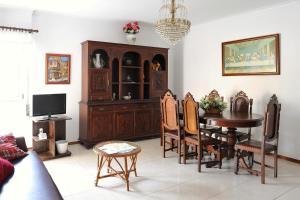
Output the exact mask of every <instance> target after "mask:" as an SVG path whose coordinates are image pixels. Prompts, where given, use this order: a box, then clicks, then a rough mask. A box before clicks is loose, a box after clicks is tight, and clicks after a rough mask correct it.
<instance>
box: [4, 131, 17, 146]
mask: <svg viewBox="0 0 300 200" xmlns="http://www.w3.org/2000/svg"><path fill="white" fill-rule="evenodd" d="M2 143H11V144H14V145H16V138H15V136H13V134H12V133H10V134H7V135H0V144H2Z"/></svg>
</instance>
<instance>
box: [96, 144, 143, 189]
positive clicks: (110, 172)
mask: <svg viewBox="0 0 300 200" xmlns="http://www.w3.org/2000/svg"><path fill="white" fill-rule="evenodd" d="M118 143H119V144H120V143H126V144H128V145H130V146H133V147H134V149H132V150H130V151H126V152H121V153H108V152H107V151H105V150H103V149H102V150H101V147H103V146H104V145H106V144H118ZM93 150H94V152H95V153H96V154H97V155H98V161H97V168H98V172H97V176H96V181H95V186H97V185H98V181H99V179H101V178H107V177H113V176H119V177H120V178H122V180H124V181H125V183H126V188H127V191H129V175H130V172H134V174H135V176H137V173H136V162H137V155H138V154H139V153H140V152H141V147H139V146H138V145H136V144H134V143H132V142H127V141H108V142H101V143H99V144H97V145H95V146H94V148H93ZM128 158H129V159H130V161H129V160H128ZM121 159H124V166H122V164H121V162H120V160H121ZM112 161H115V164H116V165H117V166H118V167H119V170H117V169H115V168H114V167H112V166H111V163H112ZM106 162H107V174H106V175H101V170H102V168H103V167H104V165H105V163H106Z"/></svg>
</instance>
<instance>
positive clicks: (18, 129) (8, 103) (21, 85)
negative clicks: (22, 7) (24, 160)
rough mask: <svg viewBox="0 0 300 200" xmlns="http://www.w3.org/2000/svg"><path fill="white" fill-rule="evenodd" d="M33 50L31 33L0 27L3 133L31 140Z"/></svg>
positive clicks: (0, 122)
mask: <svg viewBox="0 0 300 200" xmlns="http://www.w3.org/2000/svg"><path fill="white" fill-rule="evenodd" d="M33 51H34V44H33V40H32V36H31V34H29V33H24V32H10V31H0V113H1V114H0V135H4V134H7V133H13V134H14V135H16V136H25V137H26V140H27V141H28V143H29V144H30V143H31V141H30V140H31V139H30V138H31V127H30V125H31V123H30V119H29V117H27V116H26V105H27V104H28V77H29V68H30V67H31V66H32V64H33Z"/></svg>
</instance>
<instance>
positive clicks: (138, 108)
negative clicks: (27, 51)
mask: <svg viewBox="0 0 300 200" xmlns="http://www.w3.org/2000/svg"><path fill="white" fill-rule="evenodd" d="M96 54H100V58H101V59H102V60H101V63H102V67H101V68H96V67H95V64H94V62H95V61H93V60H95V58H96ZM98 57H99V55H98ZM155 66H156V67H157V68H158V70H155ZM158 66H159V67H158ZM167 83H168V49H165V48H155V47H146V46H137V45H127V44H115V43H106V42H97V41H86V42H83V43H82V100H81V102H80V103H79V105H80V123H79V131H80V134H79V140H80V142H81V143H83V144H84V145H85V146H86V147H91V146H93V145H94V144H96V143H98V142H102V141H107V140H113V139H116V140H131V139H138V138H145V137H153V136H159V133H160V106H159V97H160V96H161V95H162V93H163V92H164V91H165V90H166V89H167V87H168V85H167ZM129 93H130V96H131V99H130V100H124V99H123V97H124V96H128V94H129Z"/></svg>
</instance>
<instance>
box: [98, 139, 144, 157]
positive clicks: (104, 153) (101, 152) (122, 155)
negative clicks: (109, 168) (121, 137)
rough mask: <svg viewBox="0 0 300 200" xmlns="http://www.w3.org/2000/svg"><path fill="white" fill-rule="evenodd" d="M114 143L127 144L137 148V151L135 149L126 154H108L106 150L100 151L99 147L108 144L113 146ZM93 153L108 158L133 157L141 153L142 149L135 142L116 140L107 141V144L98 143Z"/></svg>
mask: <svg viewBox="0 0 300 200" xmlns="http://www.w3.org/2000/svg"><path fill="white" fill-rule="evenodd" d="M113 143H127V144H129V145H131V146H133V147H135V149H133V150H131V151H129V152H125V153H107V152H105V151H104V150H100V149H99V147H102V146H104V145H106V144H113ZM93 151H94V152H95V153H96V154H98V155H103V156H106V157H126V156H132V155H135V154H138V153H140V152H141V147H140V146H139V145H137V144H135V143H133V142H128V141H118V140H115V141H107V142H101V143H98V144H96V145H95V146H94V147H93Z"/></svg>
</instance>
